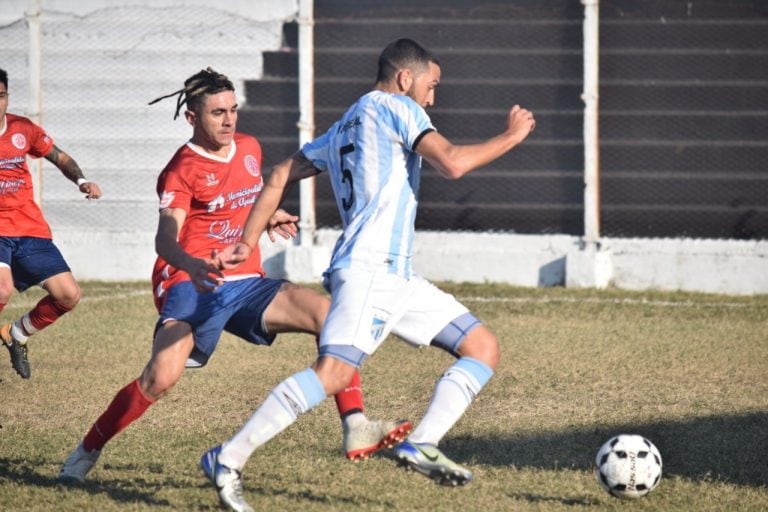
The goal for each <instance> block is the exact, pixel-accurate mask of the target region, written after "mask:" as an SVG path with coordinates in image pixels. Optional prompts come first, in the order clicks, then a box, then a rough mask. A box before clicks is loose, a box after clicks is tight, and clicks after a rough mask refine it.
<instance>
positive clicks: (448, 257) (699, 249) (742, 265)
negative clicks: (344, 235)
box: [56, 229, 768, 295]
mask: <svg viewBox="0 0 768 512" xmlns="http://www.w3.org/2000/svg"><path fill="white" fill-rule="evenodd" d="M338 234H339V232H338V231H337V230H330V229H329V230H320V231H319V232H318V233H317V243H316V245H315V246H314V247H313V248H312V249H306V248H303V247H300V246H295V245H293V244H292V243H291V242H285V241H280V242H278V243H275V244H273V243H271V242H269V240H267V239H266V238H265V239H264V240H262V244H261V247H262V254H263V258H264V265H265V269H266V271H267V273H268V274H269V275H271V276H274V277H287V278H288V279H292V280H294V281H300V282H318V281H320V279H321V275H322V272H323V270H325V267H326V265H327V264H328V261H329V258H330V254H331V250H332V249H333V244H334V243H335V241H336V238H337V237H338ZM56 243H57V244H58V246H59V247H60V248H61V250H62V252H63V253H64V254H65V256H66V258H67V260H68V262H69V263H70V265H71V266H72V268H73V270H74V272H75V274H76V275H77V277H78V278H80V279H97V280H107V281H110V280H146V279H149V275H150V271H151V268H152V264H153V262H154V257H155V255H154V249H153V247H154V233H150V232H144V233H104V232H101V233H95V232H88V233H83V232H75V231H70V230H65V231H61V232H59V233H57V234H56ZM414 266H415V268H416V271H417V272H419V273H420V274H421V275H423V276H424V277H426V278H428V279H432V280H435V281H453V282H475V283H483V282H499V283H508V284H512V285H516V286H527V287H542V286H543V287H546V286H563V285H567V286H569V287H578V288H581V287H604V286H609V287H616V288H622V289H628V290H668V291H677V290H680V291H689V292H706V293H718V294H729V295H754V294H766V293H768V241H759V242H755V241H738V240H726V241H724V240H682V239H680V240H678V239H619V238H615V239H604V240H603V242H602V245H601V247H600V248H599V249H597V250H595V251H591V250H590V248H588V247H583V246H582V244H581V242H580V239H579V238H578V237H573V236H567V235H514V234H495V233H447V232H442V233H440V232H420V233H418V234H417V236H416V250H415V254H414Z"/></svg>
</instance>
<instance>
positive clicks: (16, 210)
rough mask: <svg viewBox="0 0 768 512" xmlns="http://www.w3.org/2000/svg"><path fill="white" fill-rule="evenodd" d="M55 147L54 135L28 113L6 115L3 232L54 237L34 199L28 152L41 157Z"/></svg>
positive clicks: (0, 199)
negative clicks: (22, 115) (47, 131)
mask: <svg viewBox="0 0 768 512" xmlns="http://www.w3.org/2000/svg"><path fill="white" fill-rule="evenodd" d="M52 148H53V139H51V138H50V137H49V136H48V134H47V133H45V131H44V130H43V129H42V128H40V127H39V126H37V125H36V124H35V123H33V122H32V121H30V120H29V119H27V118H26V117H21V116H16V115H13V114H6V115H5V130H4V131H3V132H0V236H8V237H18V236H33V237H37V238H47V239H49V240H50V239H51V228H50V227H49V226H48V223H47V222H46V221H45V218H44V217H43V212H42V211H41V210H40V207H39V206H37V203H35V195H34V190H33V187H32V174H31V173H30V172H29V167H28V166H27V155H30V156H33V157H35V158H39V157H41V156H45V155H47V154H48V153H49V152H50V151H51V149H52Z"/></svg>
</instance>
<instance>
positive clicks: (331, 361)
mask: <svg viewBox="0 0 768 512" xmlns="http://www.w3.org/2000/svg"><path fill="white" fill-rule="evenodd" d="M355 370H356V368H355V367H354V366H351V365H348V364H346V363H343V362H341V361H339V360H338V359H335V358H333V357H321V358H320V359H319V360H318V362H317V363H316V364H315V373H316V374H317V378H318V379H320V382H321V383H322V384H323V388H324V389H325V394H326V396H331V395H335V394H336V393H339V392H341V391H344V390H345V389H346V388H347V386H348V385H349V382H350V381H351V380H352V377H353V376H354V374H355Z"/></svg>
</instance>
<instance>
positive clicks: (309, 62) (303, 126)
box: [298, 0, 316, 247]
mask: <svg viewBox="0 0 768 512" xmlns="http://www.w3.org/2000/svg"><path fill="white" fill-rule="evenodd" d="M313 3H314V0H300V2H299V49H298V51H299V112H300V114H299V122H298V128H299V146H303V145H304V144H305V143H307V142H309V141H311V140H312V139H313V138H314V136H315V89H314V83H315V80H314V73H315V58H314V55H315V48H314V25H315V20H314V12H313ZM299 186H300V190H299V194H300V201H301V205H300V215H301V220H300V221H299V227H300V231H299V241H300V245H301V246H302V247H311V246H312V245H313V243H314V237H315V229H316V220H315V179H314V178H310V179H306V180H302V181H301V183H300V185H299Z"/></svg>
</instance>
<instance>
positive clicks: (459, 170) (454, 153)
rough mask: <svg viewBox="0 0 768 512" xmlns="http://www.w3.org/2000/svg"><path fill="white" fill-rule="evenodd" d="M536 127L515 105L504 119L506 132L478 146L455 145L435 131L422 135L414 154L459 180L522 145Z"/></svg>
mask: <svg viewBox="0 0 768 512" xmlns="http://www.w3.org/2000/svg"><path fill="white" fill-rule="evenodd" d="M535 127H536V121H535V119H534V118H533V114H532V113H531V112H530V111H529V110H527V109H524V108H520V107H519V106H518V105H515V106H514V107H512V109H511V110H510V111H509V114H508V117H507V129H506V130H505V131H504V132H502V133H500V134H498V135H496V136H495V137H491V138H490V139H487V140H485V141H483V142H480V143H477V144H465V145H455V144H452V143H451V142H450V141H448V139H446V138H445V137H443V136H442V135H441V134H439V133H438V132H431V133H428V134H427V135H425V136H424V137H423V138H422V140H421V142H419V145H418V146H417V148H416V151H417V152H418V153H419V154H420V155H421V156H423V157H424V158H425V159H426V160H427V161H428V162H429V163H430V164H431V165H432V166H433V167H435V169H437V171H438V172H439V173H440V174H441V175H442V176H443V177H445V178H448V179H459V178H461V177H462V176H464V175H465V174H467V173H469V172H472V171H474V170H475V169H478V168H480V167H482V166H484V165H487V164H489V163H491V162H493V161H494V160H496V159H498V158H499V157H501V156H503V155H504V154H505V153H507V152H509V151H510V150H511V149H512V148H514V147H515V146H517V145H518V144H520V143H521V142H523V141H524V140H525V139H526V137H528V135H530V134H531V133H532V132H533V130H534V128H535Z"/></svg>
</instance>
